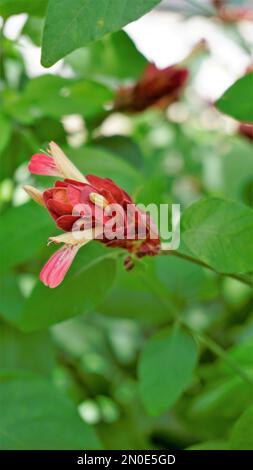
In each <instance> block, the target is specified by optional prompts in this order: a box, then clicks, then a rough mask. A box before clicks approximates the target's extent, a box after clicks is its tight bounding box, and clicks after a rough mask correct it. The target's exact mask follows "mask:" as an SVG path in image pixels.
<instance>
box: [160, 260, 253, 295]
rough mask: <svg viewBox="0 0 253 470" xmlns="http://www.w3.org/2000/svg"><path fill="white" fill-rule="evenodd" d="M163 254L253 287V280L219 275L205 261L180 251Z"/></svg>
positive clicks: (225, 274)
mask: <svg viewBox="0 0 253 470" xmlns="http://www.w3.org/2000/svg"><path fill="white" fill-rule="evenodd" d="M161 254H162V255H171V256H176V257H177V258H181V259H184V260H186V261H189V262H190V263H194V264H198V265H199V266H202V267H203V268H206V269H209V271H213V272H214V273H217V274H220V275H221V276H228V277H231V278H232V279H235V280H237V281H239V282H242V283H243V284H246V285H248V286H249V287H253V280H252V279H250V278H248V277H246V276H245V275H243V274H229V273H219V272H218V271H216V269H214V268H212V267H211V266H209V265H208V264H206V263H204V262H203V261H201V260H198V259H196V258H193V257H192V256H189V255H185V254H184V253H181V252H179V251H162V252H161Z"/></svg>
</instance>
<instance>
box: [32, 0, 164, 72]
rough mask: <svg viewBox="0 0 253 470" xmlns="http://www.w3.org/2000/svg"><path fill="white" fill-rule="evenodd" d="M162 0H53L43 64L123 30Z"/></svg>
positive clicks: (47, 64) (55, 60) (50, 8)
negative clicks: (97, 2)
mask: <svg viewBox="0 0 253 470" xmlns="http://www.w3.org/2000/svg"><path fill="white" fill-rule="evenodd" d="M159 1H160V0H145V1H143V0H141V1H138V2H137V1H136V0H124V1H122V0H100V2H99V7H98V5H97V4H96V3H95V2H94V1H93V0H72V1H71V2H69V0H49V5H48V11H47V17H46V24H45V28H44V34H43V43H42V59H41V62H42V65H44V67H50V66H51V65H53V64H54V63H55V62H57V61H58V60H59V59H61V58H62V57H64V56H65V55H67V54H68V53H69V52H71V51H73V50H75V49H78V48H79V47H82V46H86V45H87V44H89V43H90V42H93V41H96V40H97V39H100V38H102V37H103V36H105V34H107V33H112V32H114V31H117V30H119V29H121V28H122V27H123V26H125V25H126V24H128V23H130V22H131V21H134V20H136V19H137V18H139V17H140V16H142V15H144V13H147V12H148V11H149V10H151V8H153V7H154V6H155V5H157V4H158V3H159Z"/></svg>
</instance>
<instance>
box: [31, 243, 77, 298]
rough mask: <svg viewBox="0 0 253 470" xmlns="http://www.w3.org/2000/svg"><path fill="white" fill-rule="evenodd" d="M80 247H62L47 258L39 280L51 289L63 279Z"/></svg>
mask: <svg viewBox="0 0 253 470" xmlns="http://www.w3.org/2000/svg"><path fill="white" fill-rule="evenodd" d="M79 248H80V245H72V246H69V245H64V246H63V247H62V248H60V249H59V250H58V251H56V253H54V254H53V256H51V258H49V260H48V261H47V263H46V264H45V266H44V267H43V269H42V271H41V273H40V280H41V281H42V282H43V284H45V286H48V287H50V288H51V289H53V288H54V287H57V286H58V285H59V284H60V283H61V282H62V281H63V279H64V277H65V275H66V273H67V271H68V269H69V268H70V266H71V263H72V261H73V259H74V257H75V255H76V254H77V252H78V250H79Z"/></svg>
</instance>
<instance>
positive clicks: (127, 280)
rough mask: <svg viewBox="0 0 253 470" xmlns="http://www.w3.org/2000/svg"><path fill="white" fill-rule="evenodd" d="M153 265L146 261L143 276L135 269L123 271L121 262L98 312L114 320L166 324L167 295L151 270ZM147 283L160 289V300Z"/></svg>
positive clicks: (167, 313)
mask: <svg viewBox="0 0 253 470" xmlns="http://www.w3.org/2000/svg"><path fill="white" fill-rule="evenodd" d="M152 261H153V260H145V265H144V266H145V271H144V272H142V269H141V268H140V267H138V266H136V267H135V268H134V269H133V270H132V271H131V272H128V271H126V270H125V269H123V268H122V259H121V260H120V261H119V263H120V266H119V269H118V270H117V277H116V279H115V283H114V285H113V288H112V290H111V292H110V293H109V295H108V296H107V297H106V298H105V299H104V301H103V302H102V304H101V305H100V306H99V312H101V313H103V314H105V315H108V316H111V317H116V318H132V319H134V320H136V321H140V322H143V323H144V324H149V323H151V324H152V323H154V324H159V323H160V324H161V323H164V322H165V321H167V320H168V317H169V312H168V306H167V304H166V300H165V299H166V296H167V295H168V292H166V289H163V286H160V284H159V279H158V278H157V276H155V273H154V272H153V270H152ZM140 271H141V272H140ZM146 281H147V282H146ZM149 283H151V284H153V285H154V286H156V290H158V289H159V298H158V297H157V295H156V294H155V293H154V292H153V291H152V290H151V289H150V284H149ZM159 286H160V287H159ZM162 299H164V301H163V300H162ZM154 312H155V315H154Z"/></svg>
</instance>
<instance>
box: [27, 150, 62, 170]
mask: <svg viewBox="0 0 253 470" xmlns="http://www.w3.org/2000/svg"><path fill="white" fill-rule="evenodd" d="M28 170H29V171H30V173H34V174H35V175H48V176H61V174H60V173H59V171H58V170H57V168H56V165H55V163H54V160H53V158H52V157H49V156H48V155H44V154H43V153H36V154H35V155H33V156H32V158H31V160H30V162H29V164H28Z"/></svg>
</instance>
